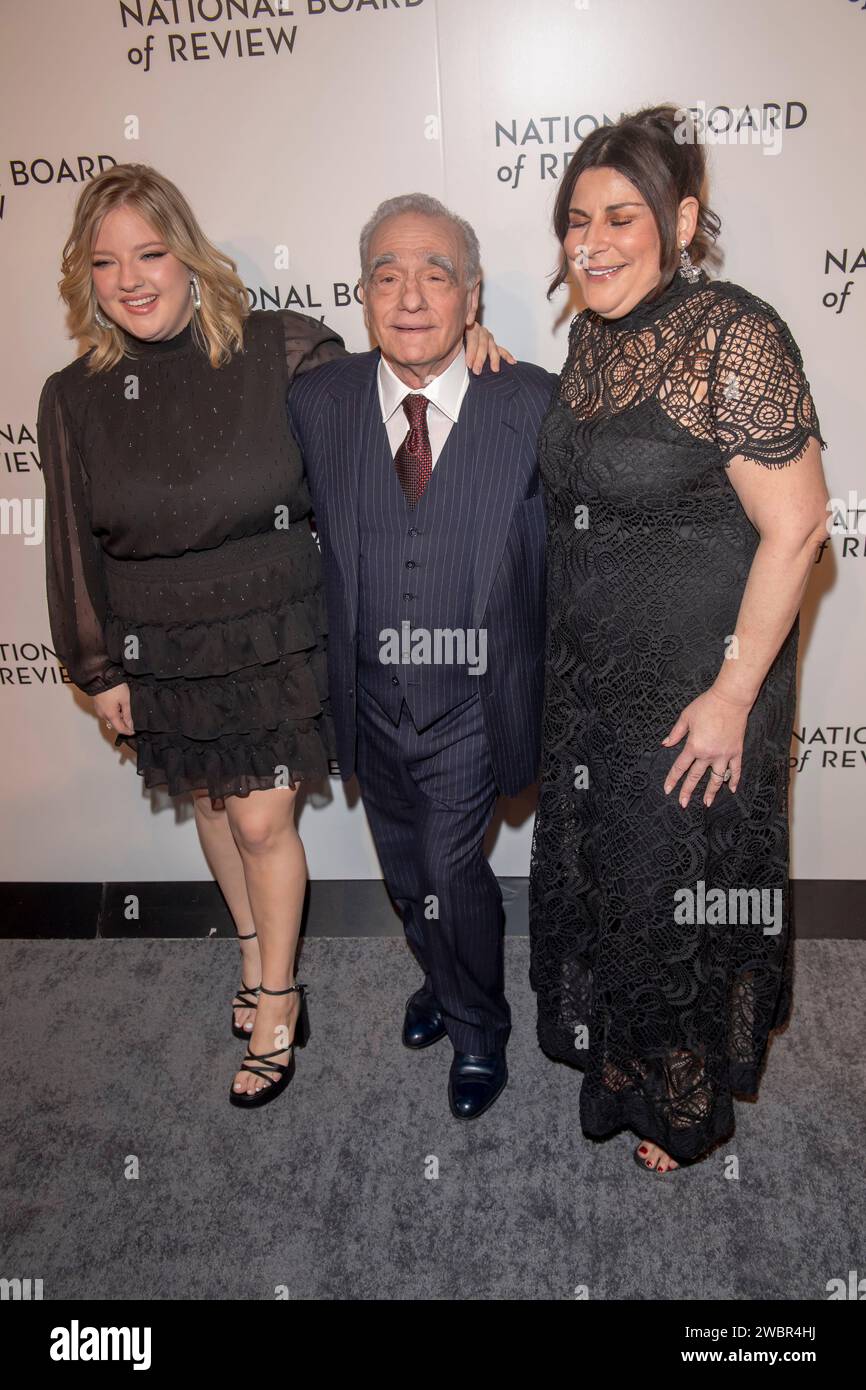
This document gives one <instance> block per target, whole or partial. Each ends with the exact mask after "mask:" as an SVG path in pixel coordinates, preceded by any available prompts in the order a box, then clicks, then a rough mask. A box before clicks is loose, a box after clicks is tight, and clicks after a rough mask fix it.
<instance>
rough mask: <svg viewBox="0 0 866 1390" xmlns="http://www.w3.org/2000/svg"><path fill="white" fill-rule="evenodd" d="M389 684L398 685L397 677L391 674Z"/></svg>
mask: <svg viewBox="0 0 866 1390" xmlns="http://www.w3.org/2000/svg"><path fill="white" fill-rule="evenodd" d="M391 684H392V685H399V684H400V682H399V681H398V679H397V677H396V676H392V677H391Z"/></svg>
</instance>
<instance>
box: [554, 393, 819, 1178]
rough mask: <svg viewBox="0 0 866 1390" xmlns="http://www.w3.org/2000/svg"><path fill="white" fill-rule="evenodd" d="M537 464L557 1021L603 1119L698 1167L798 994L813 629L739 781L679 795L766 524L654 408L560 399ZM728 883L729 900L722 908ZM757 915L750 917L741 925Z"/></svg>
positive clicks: (771, 698) (770, 698) (776, 683)
mask: <svg viewBox="0 0 866 1390" xmlns="http://www.w3.org/2000/svg"><path fill="white" fill-rule="evenodd" d="M541 463H542V476H543V480H544V486H545V497H546V503H547V512H548V543H549V548H548V600H547V601H548V628H547V653H546V681H545V708H544V724H543V743H542V776H541V791H540V800H539V808H538V814H537V817H536V826H535V832H534V837H533V845H532V862H531V874H530V934H531V977H530V978H531V983H532V986H533V988H534V990H535V991H536V994H537V1002H538V1038H539V1042H540V1045H541V1047H542V1048H543V1049H544V1051H545V1052H546V1053H547V1054H548V1055H549V1056H551V1057H552V1058H556V1059H558V1060H561V1061H564V1062H568V1063H569V1064H570V1065H572V1066H574V1067H576V1068H578V1069H579V1070H581V1071H582V1072H583V1073H584V1080H583V1083H582V1086H581V1092H580V1119H581V1123H582V1125H583V1128H584V1130H585V1132H586V1133H587V1134H589V1135H592V1136H595V1137H602V1136H605V1135H608V1134H611V1133H613V1132H615V1131H616V1130H618V1129H621V1128H623V1127H625V1128H630V1129H632V1130H634V1131H635V1132H636V1133H637V1134H638V1135H640V1136H641V1137H643V1138H647V1139H649V1140H651V1141H653V1142H654V1143H657V1144H659V1145H660V1146H661V1147H662V1148H663V1149H665V1150H666V1151H667V1152H668V1153H669V1154H671V1155H672V1156H673V1157H674V1158H676V1159H678V1160H681V1161H682V1160H687V1159H690V1158H693V1157H696V1156H698V1155H700V1154H701V1153H702V1152H703V1151H704V1150H706V1149H707V1148H708V1147H710V1146H711V1145H712V1143H713V1142H714V1141H716V1140H718V1139H721V1138H723V1137H726V1136H727V1135H728V1134H730V1132H731V1130H732V1127H733V1107H732V1093H733V1092H738V1093H743V1094H746V1095H752V1094H754V1093H755V1091H756V1089H757V1084H758V1075H759V1069H760V1066H761V1062H762V1058H763V1056H764V1053H765V1050H766V1045H767V1040H768V1034H769V1032H770V1030H771V1029H772V1028H774V1027H776V1026H778V1025H779V1024H780V1023H782V1022H783V1021H784V1019H785V1017H786V1016H787V1013H788V1010H789V1004H790V967H791V950H790V925H789V913H788V877H787V858H788V818H787V786H788V755H789V743H790V731H791V727H792V723H793V713H794V689H795V666H796V653H797V628H796V625H795V627H794V628H793V629H792V631H791V633H790V635H789V637H788V638H787V640H786V641H785V643H784V645H783V647H782V649H781V651H780V652H779V654H778V656H777V658H776V660H775V662H774V664H773V666H772V668H771V670H770V672H769V674H768V676H767V678H766V680H765V682H764V685H763V687H762V689H761V692H760V694H759V696H758V699H757V701H756V703H755V705H754V706H753V708H752V711H751V713H750V716H749V720H748V725H747V732H746V740H745V748H744V758H743V775H742V779H741V782H740V786H739V789H738V790H737V792H736V794H732V793H731V792H730V791H729V790H728V788H727V787H723V788H721V789H720V791H719V792H718V793H717V795H716V798H715V801H714V803H713V805H712V806H711V807H710V808H707V807H705V806H704V805H703V799H702V798H703V792H704V784H703V783H701V784H699V787H698V789H697V791H696V792H695V793H693V794H692V798H691V801H690V804H689V806H688V808H686V809H683V808H682V807H681V806H680V805H679V800H678V797H679V792H680V787H681V784H678V786H677V788H676V789H675V790H674V791H673V792H672V793H671V794H670V796H665V794H664V791H663V783H664V779H665V776H666V774H667V771H668V769H669V768H670V766H671V764H672V763H673V762H674V761H675V759H676V757H677V756H678V754H679V752H680V751H681V750H682V747H683V744H682V743H680V744H679V745H678V746H677V747H675V748H664V747H662V743H661V741H662V739H663V738H664V737H665V736H666V735H667V734H668V732H669V731H670V729H671V727H672V726H673V724H674V722H675V720H676V719H677V716H678V715H679V714H680V712H681V711H682V709H683V708H684V707H685V706H686V705H687V704H689V703H690V701H692V700H693V699H695V698H696V697H697V696H698V695H699V694H701V693H702V692H703V691H705V690H706V689H708V687H709V686H710V685H711V684H712V683H713V680H714V679H715V677H716V675H717V674H718V671H719V668H720V665H721V661H722V659H723V656H724V651H725V647H724V642H725V637H726V635H727V634H732V633H733V632H734V629H735V625H736V618H737V612H738V609H739V605H740V601H741V598H742V594H743V589H744V587H745V582H746V577H747V575H748V571H749V567H750V564H751V560H752V556H753V554H754V551H755V548H756V545H757V539H758V538H757V533H756V532H755V531H754V529H753V528H752V527H751V524H750V523H749V521H748V519H747V517H746V516H745V513H744V512H743V510H742V507H741V506H740V504H739V501H738V499H737V498H736V495H735V493H734V492H733V489H732V488H731V487H730V485H729V483H728V482H727V479H726V477H725V473H724V469H722V468H719V467H714V466H713V458H712V453H711V451H709V450H705V451H704V453H703V455H702V453H701V445H700V444H699V443H697V442H695V445H694V448H685V447H684V444H683V436H682V431H679V430H677V429H676V427H675V426H673V425H672V424H670V422H667V423H665V421H664V419H663V417H662V416H661V413H660V412H657V411H653V410H652V409H651V408H649V409H646V410H643V411H642V412H641V413H640V414H635V415H634V416H633V417H632V419H631V420H630V421H626V422H610V423H608V425H607V426H606V427H605V428H604V429H602V430H600V431H593V430H592V429H591V428H588V427H585V426H582V425H581V424H580V423H579V422H576V421H575V420H574V418H573V415H572V412H571V411H569V410H568V409H566V408H565V407H564V406H562V405H559V404H557V405H554V406H552V407H551V410H550V412H549V413H548V417H547V419H546V421H545V424H544V426H543V429H542V441H541ZM579 506H585V507H586V508H587V513H586V515H585V516H584V518H583V519H584V521H585V523H586V524H585V525H580V524H576V523H579V522H580V520H581V518H580V516H579V515H578V514H577V513H576V510H575V509H576V507H579ZM701 885H703V889H702V886H701ZM719 889H721V890H723V894H724V896H725V902H726V907H725V909H724V910H722V911H720V910H719V909H717V908H716V909H714V908H713V907H707V906H706V894H708V893H710V890H719ZM683 890H685V894H684V892H683ZM729 890H733V896H732V892H730V891H729ZM736 890H746V892H749V890H751V892H750V895H749V897H748V899H746V898H743V896H742V893H740V894H739V895H738V894H737V893H736ZM754 890H764V893H763V896H761V894H760V891H759V893H758V895H757V896H756V894H755V891H754ZM702 892H703V894H704V898H703V902H704V904H705V906H704V908H703V910H702V907H701V902H702V898H701V894H702ZM689 894H691V895H693V896H692V897H691V898H689V896H688V895H689ZM715 901H716V902H718V901H719V898H718V897H716V898H715ZM759 901H760V903H761V907H760V909H759V908H758V903H759ZM689 902H691V903H692V904H693V911H689V906H688V904H689ZM738 914H739V916H740V917H741V918H744V917H745V918H748V919H749V920H740V921H737V922H735V923H734V922H732V921H731V920H730V918H731V917H732V916H736V915H738ZM719 916H722V917H723V918H727V919H728V920H721V921H719V920H713V919H715V918H717V917H719ZM689 917H691V918H692V920H688V918H689ZM701 918H703V920H701ZM755 919H757V920H755Z"/></svg>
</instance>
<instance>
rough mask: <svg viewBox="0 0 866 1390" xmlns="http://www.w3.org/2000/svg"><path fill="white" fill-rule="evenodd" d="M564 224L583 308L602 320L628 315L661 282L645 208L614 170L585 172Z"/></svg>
mask: <svg viewBox="0 0 866 1390" xmlns="http://www.w3.org/2000/svg"><path fill="white" fill-rule="evenodd" d="M568 221H569V231H568V235H567V236H566V238H565V242H564V243H563V245H564V249H565V254H566V256H567V257H568V260H569V263H570V264H571V266H572V268H573V270H574V274H575V277H576V279H577V282H578V285H579V286H580V289H581V291H582V292H583V297H584V300H585V301H586V304H587V306H588V307H589V308H590V309H593V310H594V311H595V312H596V313H597V314H602V315H603V316H604V317H605V318H620V317H621V316H622V315H623V314H627V313H629V311H630V310H631V309H633V308H634V306H635V305H636V304H638V303H639V302H640V300H642V299H643V298H644V297H645V295H647V294H649V292H650V290H652V289H654V288H655V286H656V285H657V284H658V282H659V280H660V279H661V271H660V269H659V257H660V253H661V241H660V238H659V233H658V228H657V226H656V220H655V217H654V216H653V214H652V211H651V210H650V208H649V206H648V204H647V203H646V202H645V201H644V199H643V197H642V196H641V194H640V192H639V191H638V189H637V188H636V187H635V185H634V184H633V183H632V182H631V180H630V179H627V178H626V177H625V175H624V174H620V173H618V172H617V170H616V169H608V168H605V167H599V168H596V169H585V170H584V171H583V173H582V174H581V176H580V178H579V179H578V180H577V183H576V184H575V185H574V189H573V190H572V194H571V201H570V203H569V217H568ZM575 257H576V258H577V260H576V261H575Z"/></svg>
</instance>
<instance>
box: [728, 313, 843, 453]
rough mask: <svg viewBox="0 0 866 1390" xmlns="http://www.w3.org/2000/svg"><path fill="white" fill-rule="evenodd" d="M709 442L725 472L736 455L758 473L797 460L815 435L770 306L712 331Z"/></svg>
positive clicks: (783, 327)
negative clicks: (712, 433) (711, 435)
mask: <svg viewBox="0 0 866 1390" xmlns="http://www.w3.org/2000/svg"><path fill="white" fill-rule="evenodd" d="M708 391H709V404H710V409H711V412H712V416H713V427H714V430H715V437H716V442H717V444H718V447H719V450H720V452H721V456H722V462H723V463H724V464H725V466H726V467H727V465H728V464H729V463H730V462H731V460H732V459H733V458H736V456H737V455H738V454H742V455H743V456H744V457H745V458H748V459H751V460H753V461H754V462H755V463H760V464H762V465H763V466H764V467H765V468H782V467H784V465H785V464H788V463H791V462H792V461H793V460H795V459H797V458H800V457H801V456H802V454H803V453H804V452H805V450H806V447H807V445H808V442H809V440H810V439H812V438H814V439H817V440H818V441H819V443H820V445H821V448H822V449H826V447H827V445H826V443H825V441H824V439H823V437H822V435H821V429H820V425H819V423H818V416H817V414H816V412H815V405H814V402H813V400H812V393H811V390H810V387H809V382H808V381H807V379H806V376H805V373H804V371H803V359H802V357H801V354H800V349H799V348H798V346H797V344H796V342H795V341H794V338H793V336H792V334H791V331H790V329H789V328H788V326H787V324H786V323H785V322H784V320H783V319H781V318H780V317H779V315H778V314H777V313H776V312H775V310H773V309H772V308H771V306H770V305H766V304H763V303H761V304H760V306H755V305H752V306H749V307H746V308H744V309H743V308H741V309H740V311H739V312H738V313H737V314H736V316H735V317H733V318H732V319H731V321H730V322H728V323H727V324H725V326H724V327H722V328H721V329H720V330H719V338H718V341H717V343H716V347H715V351H714V353H713V357H712V360H711V363H710V369H709V383H708Z"/></svg>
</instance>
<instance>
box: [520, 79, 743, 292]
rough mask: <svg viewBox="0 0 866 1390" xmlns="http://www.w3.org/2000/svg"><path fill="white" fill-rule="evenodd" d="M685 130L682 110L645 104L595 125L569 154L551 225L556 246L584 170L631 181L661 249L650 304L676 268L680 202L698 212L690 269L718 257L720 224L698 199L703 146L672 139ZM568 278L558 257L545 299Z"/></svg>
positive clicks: (565, 264) (702, 178)
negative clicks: (689, 201) (694, 204)
mask: <svg viewBox="0 0 866 1390" xmlns="http://www.w3.org/2000/svg"><path fill="white" fill-rule="evenodd" d="M678 129H679V130H684V131H688V117H687V114H686V113H685V112H684V111H683V109H682V108H681V107H679V108H678V107H676V106H670V105H668V106H648V107H646V108H645V109H644V110H643V111H636V112H635V113H634V114H633V115H630V116H621V117H620V119H619V120H618V121H617V122H616V124H615V125H604V126H599V127H598V129H597V130H594V131H593V132H592V134H591V135H588V136H587V137H586V139H585V140H584V141H583V143H582V145H581V146H580V148H579V149H578V150H576V151H575V153H574V154H573V155H572V157H571V159H570V161H569V164H568V168H567V169H566V171H565V173H564V175H563V177H562V183H561V184H560V186H559V192H558V194H557V197H556V204H555V206H554V210H553V227H554V231H555V232H556V236H557V239H558V241H559V244H560V246H561V245H562V244H563V242H564V241H565V238H566V236H567V235H568V209H569V207H570V206H571V198H572V194H573V193H574V185H575V184H576V183H577V180H578V179H579V178H580V176H581V174H582V173H583V171H584V169H598V168H602V167H604V168H607V169H616V170H617V172H618V173H620V174H623V175H624V176H625V178H627V179H630V180H631V182H632V183H633V184H634V186H635V188H637V189H639V191H640V193H641V196H642V197H643V199H644V201H645V202H646V203H647V205H648V207H649V208H650V210H651V212H652V214H653V216H654V217H655V220H656V226H657V227H658V232H659V239H660V241H661V251H660V259H659V269H660V270H661V279H660V280H659V283H658V286H657V287H656V289H655V290H654V291H653V293H652V294H651V295H648V296H647V303H650V302H651V301H652V300H653V299H655V298H656V297H657V296H658V295H660V294H661V293H662V292H663V291H664V290H665V289H666V288H667V286H668V285H669V284H670V282H671V279H672V278H673V276H674V275H675V274H676V271H677V269H678V267H679V264H680V252H679V246H678V244H677V212H678V211H679V205H680V203H681V202H682V200H683V198H697V200H698V202H699V204H700V208H699V210H698V222H697V226H696V228H695V235H694V238H693V239H692V242H691V244H690V245H689V248H688V251H689V255H690V257H691V259H692V261H693V262H694V264H695V265H700V264H701V262H702V261H704V260H708V261H710V262H713V261H717V260H719V259H720V257H719V254H718V251H716V250H715V245H714V244H715V241H716V239H717V237H718V235H719V232H720V230H721V225H722V224H721V222H720V221H719V219H718V217H717V216H716V214H715V213H714V212H713V211H712V209H711V208H710V207H709V206H708V205H707V204H706V203H705V202H704V201H703V197H702V193H703V189H704V183H705V181H706V173H707V160H706V153H705V151H704V146H703V144H701V143H700V142H699V141H697V140H695V139H691V140H683V141H682V143H680V141H678V140H677V138H676V134H675V132H676V131H677V130H678ZM567 279H568V260H567V258H566V255H565V252H564V251H563V253H562V257H561V260H560V264H559V269H558V270H557V272H556V274H555V276H554V277H553V279H552V281H551V284H550V289H549V290H548V292H547V297H548V299H549V298H550V296H551V295H552V294H553V292H554V290H557V289H559V287H560V285H564V284H565V282H566V280H567Z"/></svg>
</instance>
